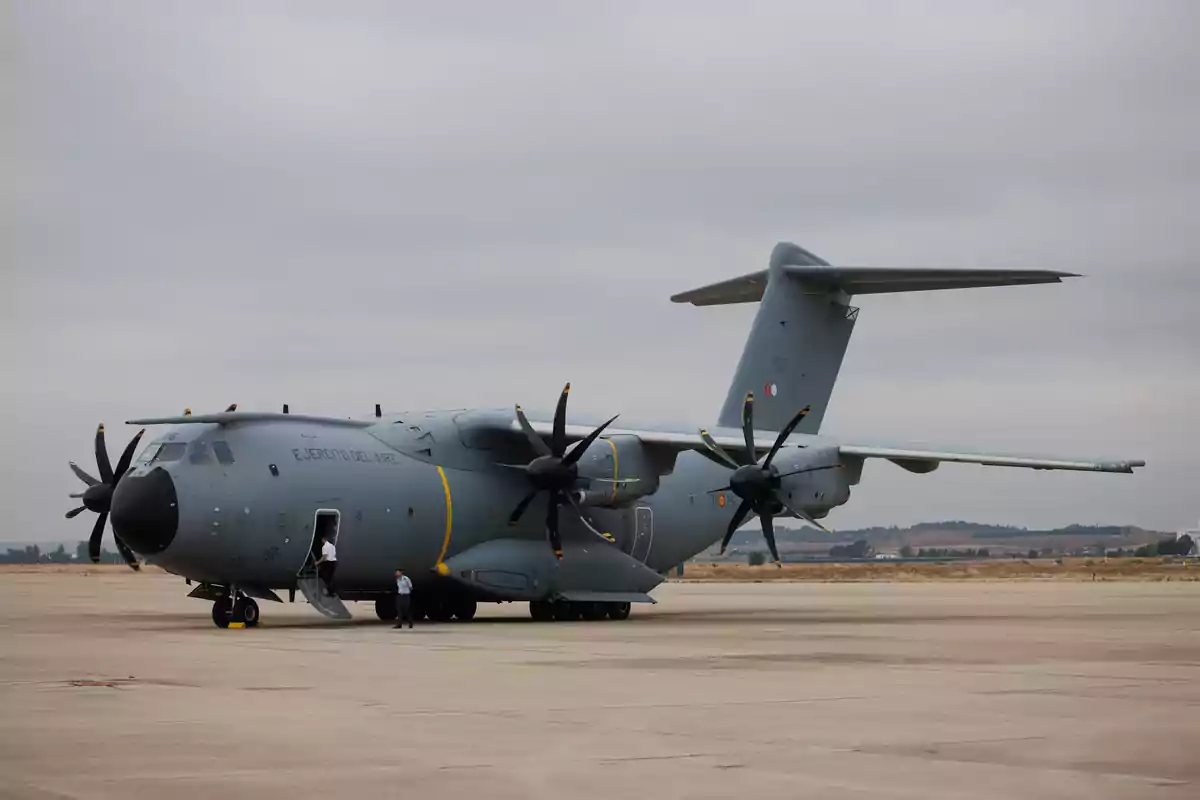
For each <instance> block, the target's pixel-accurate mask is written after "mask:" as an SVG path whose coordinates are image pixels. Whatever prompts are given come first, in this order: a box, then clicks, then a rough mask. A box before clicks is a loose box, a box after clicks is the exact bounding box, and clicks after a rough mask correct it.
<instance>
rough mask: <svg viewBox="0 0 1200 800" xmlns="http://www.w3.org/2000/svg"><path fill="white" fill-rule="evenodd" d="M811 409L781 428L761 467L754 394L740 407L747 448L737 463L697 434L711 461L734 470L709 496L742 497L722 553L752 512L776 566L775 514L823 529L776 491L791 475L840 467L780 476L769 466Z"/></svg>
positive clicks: (802, 410)
mask: <svg viewBox="0 0 1200 800" xmlns="http://www.w3.org/2000/svg"><path fill="white" fill-rule="evenodd" d="M810 410H812V407H811V406H805V407H804V408H802V409H800V411H798V412H797V413H796V416H794V417H792V419H791V421H790V422H788V424H787V425H785V426H784V427H783V430H781V431H780V432H779V436H778V437H777V438H776V439H775V444H774V445H773V446H772V447H771V450H770V452H769V453H767V457H766V459H765V460H764V461H763V463H762V464H759V463H758V459H757V458H756V457H755V456H756V451H755V449H754V393H753V392H750V393H748V394H747V395H746V401H745V403H743V405H742V435H743V436H744V437H745V440H746V449H745V451H744V453H743V452H741V451H739V455H741V456H742V460H741V462H740V463H739V462H738V461H736V460H735V459H734V458H733V456H731V455H729V453H728V452H727V451H726V450H725V449H724V448H722V447H721V446H720V445H719V444H717V443H716V441H714V440H713V438H712V437H711V436H709V434H708V431H700V438H701V439H702V440H703V441H704V445H705V446H706V447H707V448H708V449H709V451H711V453H712V454H713V455H714V456H716V458H715V459H714V460H716V461H719V462H720V463H722V464H724V465H725V466H727V467H729V468H730V469H732V470H733V475H731V476H730V478H729V485H727V486H722V487H721V488H720V489H713V490H712V491H710V492H709V494H714V493H716V492H725V491H731V492H733V493H734V494H735V495H737V496H738V497H739V498H741V501H742V503H741V505H739V506H738V508H737V511H736V512H734V515H733V519H731V520H730V521H729V528H728V529H727V530H726V531H725V538H723V539H722V540H721V552H722V553H724V552H725V548H726V547H728V545H729V540H730V539H732V538H733V532H734V531H736V530H737V529H738V526H739V525H741V524H742V523H743V522H745V521H746V517H747V516H748V515H749V514H750V512H751V511H753V512H754V513H755V514H757V515H758V519H759V522H760V523H761V524H762V532H763V538H765V539H766V540H767V547H769V548H770V550H771V558H772V559H773V560H774V561H775V566H780V563H779V551H778V550H777V549H776V547H775V525H774V522H773V518H774V516H775V515H776V514H778V513H779V512H781V511H784V510H786V511H787V512H788V513H790V514H791V515H792V516H795V517H798V518H800V519H803V520H806V521H807V522H810V523H812V524H813V525H816V526H817V527H818V528H821V529H822V530H824V528H823V527H822V526H821V525H820V524H819V523H818V522H817V521H816V520H815V519H813V518H812V516H810V515H809V514H806V513H804V512H803V511H802V510H798V509H795V508H792V507H791V506H790V505H788V504H787V503H786V502H785V501H784V500H783V498H782V497H781V496H780V495H779V489H780V488H781V487H782V486H783V479H784V478H786V477H788V476H790V475H799V474H801V473H803V472H816V471H818V470H823V469H835V468H837V467H838V466H839V465H838V464H831V465H828V466H823V467H805V468H804V469H798V470H793V471H792V472H785V473H782V474H781V473H780V472H779V470H778V468H776V467H775V466H773V465H772V464H771V462H772V461H773V460H774V459H775V456H776V454H777V453H778V452H779V449H780V448H781V447H783V443H784V440H786V439H787V438H788V436H790V435H791V433H792V431H793V430H795V429H796V426H797V425H799V424H800V422H801V421H802V420H803V419H804V417H805V416H807V414H808V412H809V411H810Z"/></svg>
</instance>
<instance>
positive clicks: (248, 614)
mask: <svg viewBox="0 0 1200 800" xmlns="http://www.w3.org/2000/svg"><path fill="white" fill-rule="evenodd" d="M212 618H213V623H214V624H215V625H216V626H217V627H218V628H228V627H229V623H231V622H240V623H241V624H243V625H245V626H246V627H247V628H257V627H258V621H259V616H258V603H256V602H254V599H253V598H250V597H246V596H244V595H243V596H241V597H238V598H237V599H236V600H233V601H232V602H230V599H229V598H228V597H222V598H219V599H217V600H214V601H213V607H212Z"/></svg>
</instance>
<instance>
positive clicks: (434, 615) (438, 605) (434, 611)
mask: <svg viewBox="0 0 1200 800" xmlns="http://www.w3.org/2000/svg"><path fill="white" fill-rule="evenodd" d="M425 613H426V614H428V615H429V618H430V619H431V620H433V621H434V622H449V621H450V620H451V619H453V618H454V611H453V609H452V608H451V606H450V604H449V603H447V602H446V601H445V600H443V599H441V598H439V599H438V600H436V601H435V602H434V603H432V604H430V605H429V606H426V608H425Z"/></svg>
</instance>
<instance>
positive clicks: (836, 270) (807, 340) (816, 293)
mask: <svg viewBox="0 0 1200 800" xmlns="http://www.w3.org/2000/svg"><path fill="white" fill-rule="evenodd" d="M1065 277H1077V276H1074V275H1072V274H1071V273H1067V272H1050V271H1046V270H1007V269H1004V270H993V269H936V268H932V269H931V268H924V267H916V268H910V267H896V268H893V267H833V266H830V265H829V263H828V262H826V261H823V260H822V259H820V258H818V257H817V256H815V255H813V254H812V253H810V252H808V251H807V250H805V249H803V248H801V247H798V246H796V245H794V244H791V243H790V242H781V243H779V244H777V245H776V246H775V249H774V250H773V251H772V252H771V261H770V264H769V266H768V267H767V269H766V270H763V271H760V272H753V273H750V274H748V275H743V276H741V277H740V278H733V279H731V280H727V281H722V282H721V283H714V284H711V285H709V286H704V287H701V288H699V289H694V290H692V291H688V292H683V293H681V294H677V295H675V296H673V297H672V298H671V300H672V301H673V302H676V303H691V304H692V305H697V306H711V305H725V304H727V303H755V302H761V305H760V306H759V308H758V314H757V315H756V316H755V318H754V324H753V325H752V326H751V328H750V336H749V338H748V339H747V340H746V346H745V349H744V350H743V351H742V357H741V360H740V361H739V362H738V366H737V372H736V373H735V374H734V378H733V383H732V384H731V385H730V387H729V394H728V396H727V397H726V398H725V405H724V406H722V408H721V415H720V417H719V418H718V422H717V424H718V425H721V426H723V427H732V428H738V427H741V409H742V401H743V400H744V399H745V396H746V393H747V392H754V396H755V400H756V402H755V404H754V406H755V409H754V423H755V425H754V426H755V427H756V428H758V429H761V430H779V429H780V428H782V427H783V426H784V425H786V424H787V422H788V420H790V419H791V417H792V416H793V415H794V414H795V413H796V412H797V411H798V410H799V409H801V408H803V407H804V406H807V405H811V406H812V411H811V412H810V413H809V414H808V416H807V417H805V418H804V421H803V422H802V423H800V426H799V427H798V428H797V429H796V430H797V432H798V433H817V432H818V431H819V430H820V427H821V420H822V419H823V418H824V416H825V410H826V408H827V407H828V405H829V398H830V396H831V395H832V394H833V386H834V383H836V382H837V376H838V372H839V370H840V369H841V366H842V359H843V357H844V356H845V355H846V347H847V346H848V345H849V344H850V334H851V333H853V331H854V323H855V320H856V319H857V318H858V309H857V308H855V307H854V306H851V305H850V297H851V296H852V295H855V294H877V293H890V292H914V291H930V290H934V289H966V288H971V287H983V286H1023V285H1028V284H1035V283H1059V282H1061V279H1062V278H1065Z"/></svg>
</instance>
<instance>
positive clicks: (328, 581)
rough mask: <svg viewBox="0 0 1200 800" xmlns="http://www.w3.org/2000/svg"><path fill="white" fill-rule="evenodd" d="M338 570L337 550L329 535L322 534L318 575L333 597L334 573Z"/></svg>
mask: <svg viewBox="0 0 1200 800" xmlns="http://www.w3.org/2000/svg"><path fill="white" fill-rule="evenodd" d="M336 570H337V548H336V547H334V546H333V542H331V541H329V535H328V534H321V557H320V558H318V559H317V574H318V575H319V576H320V577H321V580H322V581H324V582H325V589H326V590H327V591H328V592H329V596H330V597H333V596H334V593H333V573H334V572H335V571H336Z"/></svg>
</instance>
